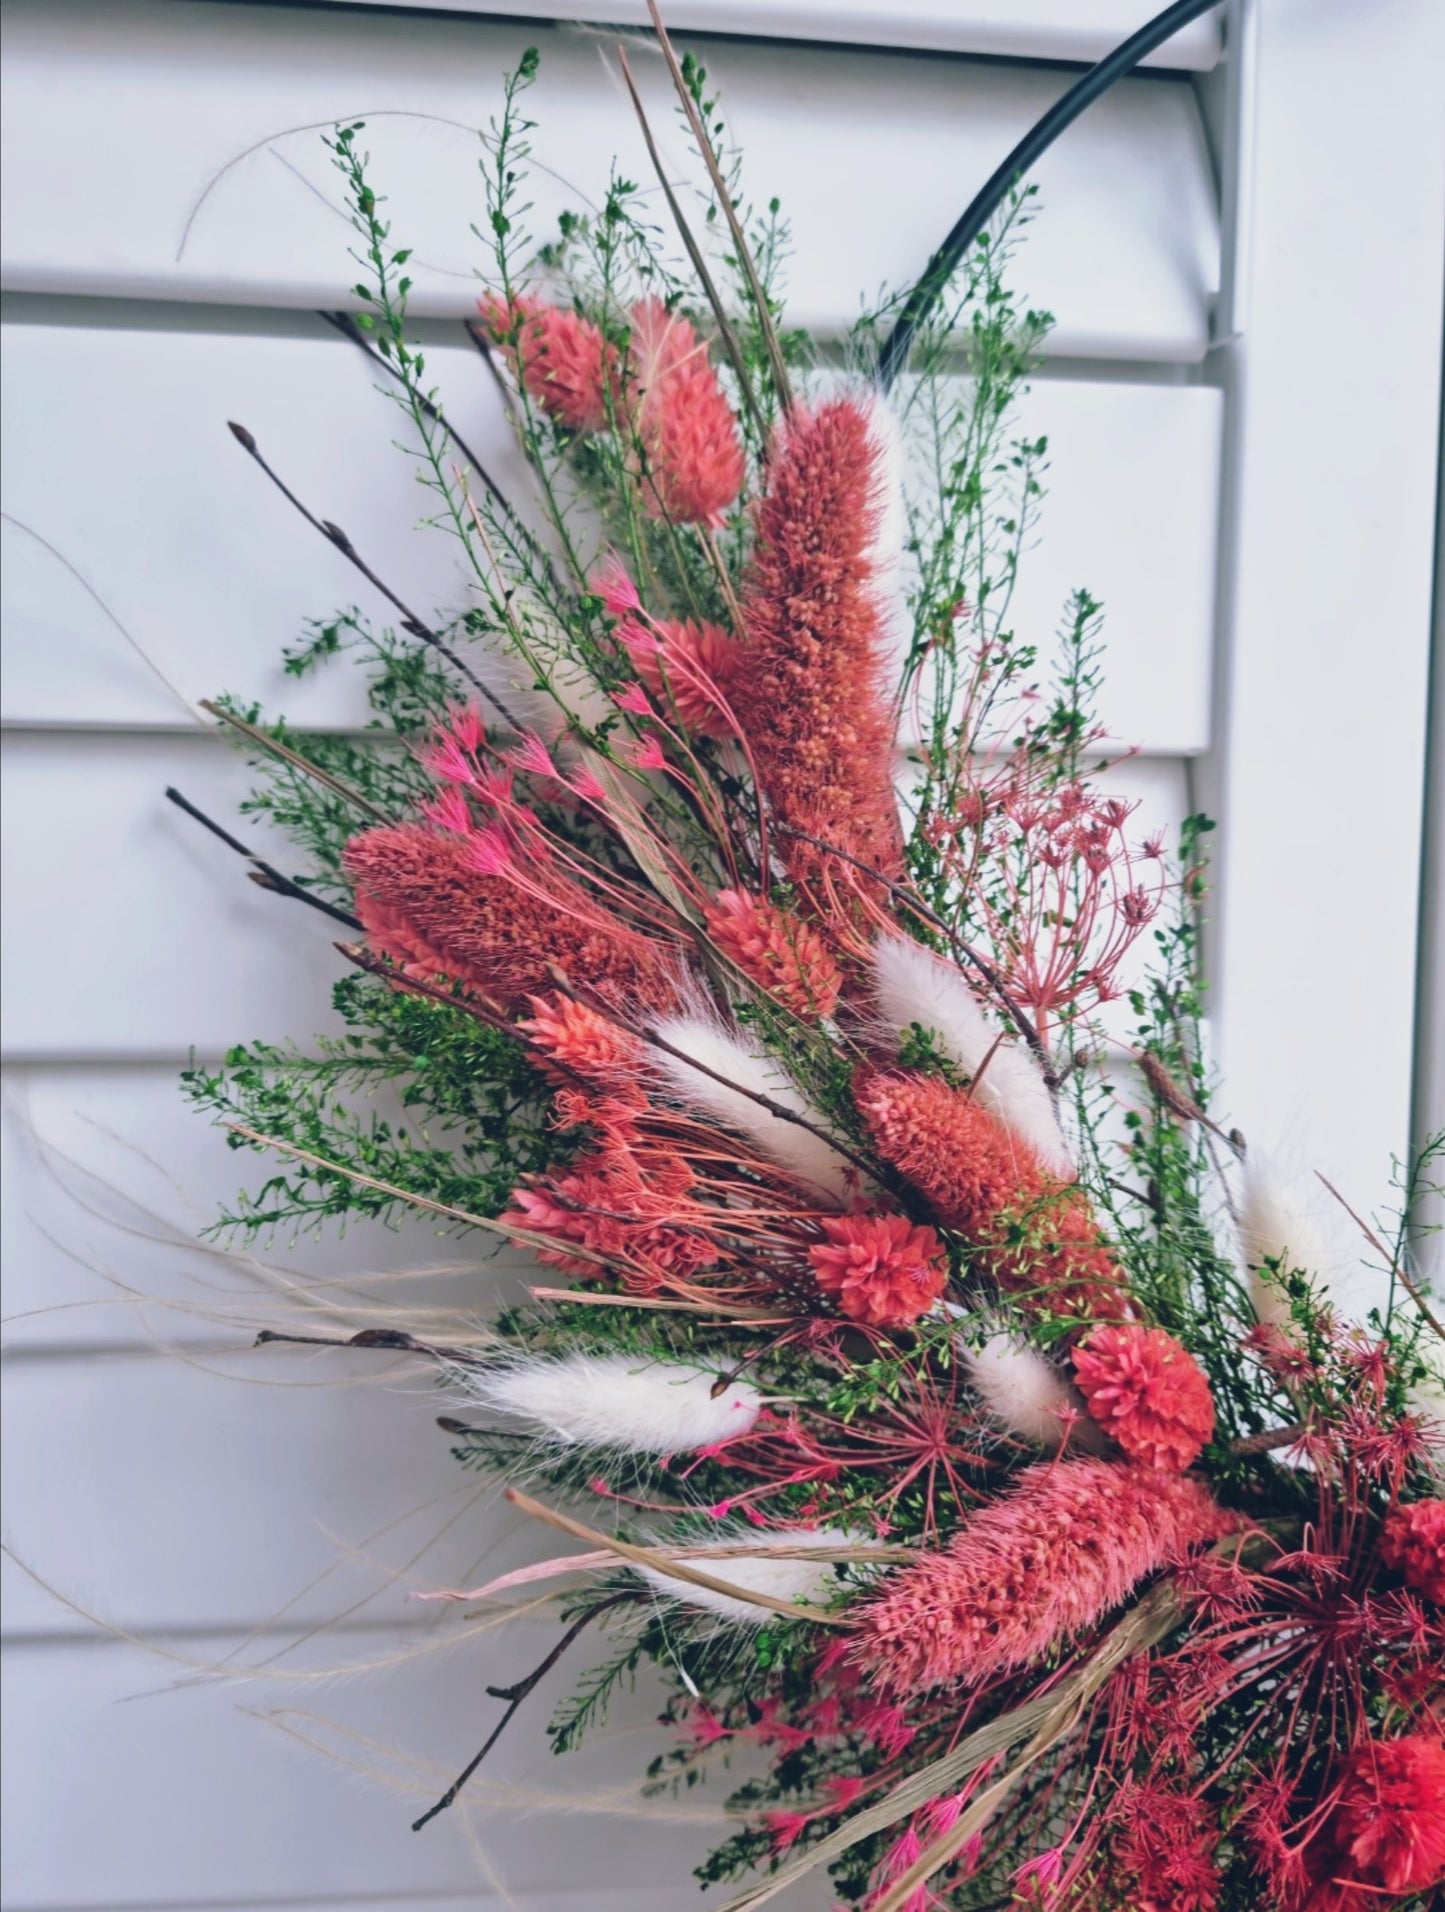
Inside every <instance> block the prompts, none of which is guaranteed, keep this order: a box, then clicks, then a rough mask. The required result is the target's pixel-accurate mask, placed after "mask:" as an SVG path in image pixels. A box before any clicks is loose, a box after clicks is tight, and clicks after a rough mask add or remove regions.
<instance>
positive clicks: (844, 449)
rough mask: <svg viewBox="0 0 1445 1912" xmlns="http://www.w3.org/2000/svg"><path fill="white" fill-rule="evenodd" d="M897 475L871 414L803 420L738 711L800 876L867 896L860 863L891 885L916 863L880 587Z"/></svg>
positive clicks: (754, 576) (779, 492)
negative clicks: (900, 803)
mask: <svg viewBox="0 0 1445 1912" xmlns="http://www.w3.org/2000/svg"><path fill="white" fill-rule="evenodd" d="M885 469H886V461H885V453H884V449H883V447H882V445H881V443H880V441H879V439H878V436H877V434H876V433H875V432H874V430H873V428H872V421H871V420H870V419H869V417H868V414H867V412H866V411H865V409H864V408H863V407H862V406H861V405H859V404H857V403H855V402H854V401H853V400H851V399H837V400H834V401H833V402H831V403H829V404H826V405H822V406H820V407H819V408H818V409H817V410H816V411H815V412H805V411H801V410H799V411H795V412H794V413H793V415H792V418H791V420H790V421H789V423H788V425H787V426H786V427H785V428H784V429H783V430H782V431H781V432H780V433H779V436H778V439H777V442H776V443H775V445H774V447H773V456H772V462H771V464H770V465H769V468H768V489H767V494H766V496H765V497H764V499H763V500H762V503H761V505H760V506H759V508H758V514H757V541H756V545H755V548H754V555H753V564H752V569H751V572H750V575H749V578H748V583H747V592H746V597H745V600H744V606H743V615H744V619H745V625H746V628H745V632H744V651H745V659H744V663H743V667H742V670H741V671H740V673H739V684H738V704H737V708H738V714H739V717H740V718H741V720H742V724H743V729H744V731H745V733H746V735H747V737H748V740H749V743H750V745H751V747H752V751H753V756H754V759H755V761H756V764H757V767H758V773H759V776H760V777H761V780H762V784H763V789H764V792H765V794H766V796H767V799H768V802H769V804H770V805H771V807H772V810H773V813H774V815H775V816H776V818H777V819H778V820H779V822H781V823H782V824H784V825H785V826H788V827H789V829H790V830H792V831H794V832H802V833H803V834H802V835H790V836H789V837H788V838H787V839H786V840H785V842H784V845H783V850H784V854H785V856H786V858H787V861H788V866H789V869H790V871H791V872H792V874H793V875H794V876H795V877H796V878H797V879H798V880H799V881H801V882H804V883H806V884H808V885H809V886H810V887H813V888H816V887H817V886H818V885H819V884H820V882H821V880H822V879H824V878H825V877H826V878H827V879H828V880H829V881H831V883H832V884H833V885H834V886H835V887H837V886H839V885H846V886H847V887H848V888H849V889H850V890H852V891H855V892H856V890H857V889H858V887H859V884H860V881H862V880H864V879H861V878H860V875H859V872H858V870H857V868H856V864H862V865H863V866H864V868H865V869H867V870H877V871H879V872H880V873H881V874H882V875H883V876H884V877H886V878H887V879H889V880H890V881H892V880H894V879H896V878H897V877H898V876H899V874H900V873H901V871H902V867H903V838H902V834H901V832H900V829H899V824H898V809H897V804H896V802H895V799H894V793H893V775H892V750H893V717H892V712H891V710H890V708H889V704H888V698H887V695H886V687H885V685H884V674H885V655H886V643H887V615H888V614H887V607H886V605H885V604H884V602H883V601H882V598H881V594H880V588H879V587H880V580H881V573H880V556H879V549H878V533H879V527H880V524H881V522H882V518H883V512H884V505H885V498H884V490H883V488H884V484H885ZM808 838H817V839H819V840H821V841H822V842H825V843H827V844H830V845H836V847H837V848H838V849H839V850H840V851H842V852H843V853H844V855H845V856H847V857H850V858H853V859H855V860H856V861H855V864H847V865H845V864H841V863H840V862H839V860H838V859H837V858H829V857H828V855H827V853H826V852H825V851H820V850H819V849H818V848H817V847H816V845H815V844H811V843H809V842H808V840H807V839H808ZM875 887H876V886H875Z"/></svg>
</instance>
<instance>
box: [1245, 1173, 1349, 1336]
mask: <svg viewBox="0 0 1445 1912" xmlns="http://www.w3.org/2000/svg"><path fill="white" fill-rule="evenodd" d="M1342 1216H1343V1211H1342V1210H1338V1209H1337V1208H1336V1207H1335V1206H1334V1204H1333V1201H1332V1198H1331V1196H1330V1195H1329V1194H1328V1192H1327V1191H1326V1190H1325V1189H1324V1187H1323V1186H1322V1185H1321V1184H1320V1182H1319V1181H1318V1179H1317V1178H1316V1177H1314V1176H1303V1175H1302V1176H1295V1177H1290V1176H1288V1175H1286V1174H1284V1173H1283V1172H1282V1171H1281V1170H1280V1169H1279V1168H1278V1167H1277V1166H1276V1165H1274V1164H1271V1163H1270V1162H1269V1161H1268V1160H1267V1159H1262V1158H1260V1157H1259V1156H1258V1155H1257V1154H1256V1152H1255V1151H1254V1150H1251V1151H1250V1157H1249V1163H1248V1166H1247V1167H1246V1169H1245V1171H1244V1181H1243V1186H1242V1188H1241V1191H1240V1202H1239V1241H1240V1248H1241V1250H1242V1252H1243V1255H1244V1262H1245V1266H1246V1268H1247V1269H1248V1271H1249V1291H1250V1299H1251V1300H1252V1301H1253V1303H1254V1311H1255V1313H1256V1314H1257V1315H1258V1316H1259V1318H1260V1320H1261V1321H1263V1322H1265V1323H1267V1324H1268V1325H1269V1326H1270V1327H1275V1328H1280V1327H1284V1326H1286V1325H1287V1324H1288V1322H1289V1319H1290V1310H1289V1301H1288V1299H1287V1297H1286V1296H1285V1293H1284V1290H1283V1289H1282V1287H1281V1286H1280V1280H1279V1277H1281V1276H1284V1275H1289V1274H1294V1273H1301V1274H1305V1275H1308V1276H1309V1278H1310V1280H1311V1282H1312V1283H1313V1284H1314V1287H1315V1288H1316V1290H1317V1291H1318V1292H1319V1293H1320V1294H1321V1295H1322V1296H1324V1297H1327V1298H1334V1297H1335V1296H1336V1295H1337V1294H1338V1292H1339V1290H1340V1287H1341V1285H1342V1284H1343V1283H1344V1281H1345V1280H1346V1278H1347V1277H1348V1275H1349V1273H1350V1271H1351V1269H1352V1267H1354V1266H1355V1265H1356V1264H1357V1263H1358V1261H1359V1254H1358V1252H1356V1253H1353V1254H1352V1253H1351V1252H1350V1244H1349V1242H1348V1240H1347V1238H1346V1235H1345V1230H1344V1228H1343V1227H1342V1226H1341V1218H1342ZM1266 1262H1270V1263H1273V1264H1274V1267H1275V1269H1277V1271H1278V1274H1277V1275H1276V1274H1274V1273H1272V1272H1271V1271H1270V1270H1269V1269H1266V1268H1265V1267H1264V1266H1263V1264H1264V1263H1266Z"/></svg>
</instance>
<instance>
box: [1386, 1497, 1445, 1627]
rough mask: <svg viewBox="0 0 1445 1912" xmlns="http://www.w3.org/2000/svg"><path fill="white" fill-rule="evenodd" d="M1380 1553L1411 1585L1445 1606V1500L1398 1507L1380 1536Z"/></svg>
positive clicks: (1419, 1502) (1415, 1501) (1437, 1603)
mask: <svg viewBox="0 0 1445 1912" xmlns="http://www.w3.org/2000/svg"><path fill="white" fill-rule="evenodd" d="M1380 1556H1381V1558H1382V1559H1383V1560H1384V1562H1385V1565H1386V1566H1387V1567H1393V1568H1394V1569H1395V1571H1396V1573H1398V1574H1400V1575H1401V1576H1402V1577H1403V1579H1404V1582H1405V1585H1406V1586H1407V1587H1413V1588H1414V1590H1415V1592H1416V1593H1423V1594H1424V1596H1425V1598H1426V1599H1427V1600H1433V1601H1434V1602H1435V1603H1436V1605H1437V1606H1445V1500H1413V1501H1411V1502H1410V1504H1409V1505H1408V1506H1406V1507H1397V1508H1395V1510H1394V1511H1393V1513H1391V1515H1390V1516H1389V1518H1388V1519H1387V1520H1386V1522H1385V1528H1384V1532H1383V1533H1382V1534H1381V1535H1380Z"/></svg>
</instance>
